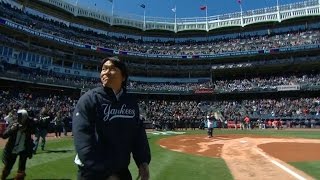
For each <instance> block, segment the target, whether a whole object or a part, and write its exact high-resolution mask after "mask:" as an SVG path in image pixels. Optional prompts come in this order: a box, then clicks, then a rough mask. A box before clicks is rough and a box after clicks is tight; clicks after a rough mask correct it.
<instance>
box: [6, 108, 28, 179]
mask: <svg viewBox="0 0 320 180" xmlns="http://www.w3.org/2000/svg"><path fill="white" fill-rule="evenodd" d="M14 117H15V118H14V119H13V122H12V123H11V124H9V126H8V128H7V129H6V131H5V132H4V134H3V139H7V138H9V139H8V141H7V144H6V146H5V148H4V150H3V157H2V162H3V163H4V168H3V170H2V174H1V180H4V179H6V177H7V176H8V175H9V174H10V171H11V169H12V167H13V165H14V163H15V162H16V159H17V157H18V156H19V165H18V172H17V175H16V177H15V179H19V180H20V179H24V177H25V176H26V174H25V169H26V163H27V158H29V159H31V158H32V148H33V141H32V138H31V134H32V132H33V130H32V129H33V124H32V122H33V121H32V120H31V119H29V118H28V112H27V111H26V110H25V109H20V110H18V112H17V116H14Z"/></svg>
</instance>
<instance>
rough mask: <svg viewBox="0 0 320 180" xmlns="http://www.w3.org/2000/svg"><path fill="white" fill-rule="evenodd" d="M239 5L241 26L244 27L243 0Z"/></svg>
mask: <svg viewBox="0 0 320 180" xmlns="http://www.w3.org/2000/svg"><path fill="white" fill-rule="evenodd" d="M239 5H240V12H241V26H242V27H243V12H242V4H241V1H240V3H239Z"/></svg>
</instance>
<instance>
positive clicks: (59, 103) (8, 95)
mask: <svg viewBox="0 0 320 180" xmlns="http://www.w3.org/2000/svg"><path fill="white" fill-rule="evenodd" d="M75 104H76V100H75V99H72V98H71V97H68V96H62V95H61V96H58V95H50V94H43V93H42V94H41V93H35V92H20V91H19V90H18V89H17V90H7V91H6V90H0V120H1V121H2V122H4V121H5V120H8V118H5V117H6V116H8V115H10V114H11V115H12V114H14V113H15V112H17V110H18V109H22V108H24V109H27V110H28V113H29V116H30V118H36V119H37V118H39V113H40V111H41V110H42V109H43V108H44V109H46V112H47V115H48V116H50V121H51V123H52V124H56V123H57V122H54V119H55V117H56V115H57V114H59V115H61V117H62V118H61V120H63V122H59V123H61V124H64V127H66V128H68V130H69V131H70V122H71V115H72V112H73V109H74V106H75ZM9 119H10V118H9ZM6 123H7V124H8V123H10V122H6ZM51 130H53V125H52V127H51ZM61 131H62V129H61Z"/></svg>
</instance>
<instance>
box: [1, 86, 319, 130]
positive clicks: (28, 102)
mask: <svg viewBox="0 0 320 180" xmlns="http://www.w3.org/2000/svg"><path fill="white" fill-rule="evenodd" d="M77 99H78V97H75V98H71V97H70V96H69V97H68V96H66V95H49V94H43V93H42V94H40V93H35V92H18V91H12V90H11V91H4V90H1V91H0V120H2V121H4V120H5V117H6V116H7V115H8V114H10V112H14V110H17V109H19V108H22V107H24V108H26V109H27V110H28V111H29V112H32V113H30V114H31V116H33V117H35V118H36V117H37V116H38V114H39V112H40V110H41V109H42V108H43V107H45V108H47V109H48V113H49V116H50V117H51V118H52V120H53V119H54V117H55V116H56V114H57V113H60V114H62V115H63V117H64V119H66V120H67V122H70V120H71V115H72V111H73V109H74V106H75V104H76V102H77ZM139 106H140V113H141V118H143V119H144V120H145V121H146V122H149V123H151V122H152V123H153V124H154V125H158V126H166V128H169V129H170V127H172V126H175V127H177V128H186V127H187V128H198V127H199V125H200V124H201V123H202V122H203V121H205V120H206V119H207V116H210V117H214V118H216V120H218V121H221V122H222V123H224V122H225V121H229V120H233V121H236V122H238V123H241V122H243V121H244V120H245V118H246V117H249V118H250V119H251V120H253V121H254V122H265V124H266V125H267V126H268V122H269V121H271V122H273V121H274V120H277V121H280V120H281V121H282V122H283V123H288V122H289V124H290V123H292V122H303V123H304V125H305V124H307V123H308V122H309V124H310V127H315V126H314V125H315V123H317V122H320V97H314V98H281V99H255V100H239V101H186V100H182V101H169V100H140V101H139ZM217 113H218V116H217V115H216V114H217ZM311 124H313V126H311ZM225 127H226V126H225ZM163 128H164V127H162V129H163Z"/></svg>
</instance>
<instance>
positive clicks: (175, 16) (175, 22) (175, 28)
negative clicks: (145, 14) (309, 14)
mask: <svg viewBox="0 0 320 180" xmlns="http://www.w3.org/2000/svg"><path fill="white" fill-rule="evenodd" d="M319 1H320V0H319ZM174 32H177V7H176V6H174Z"/></svg>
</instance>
